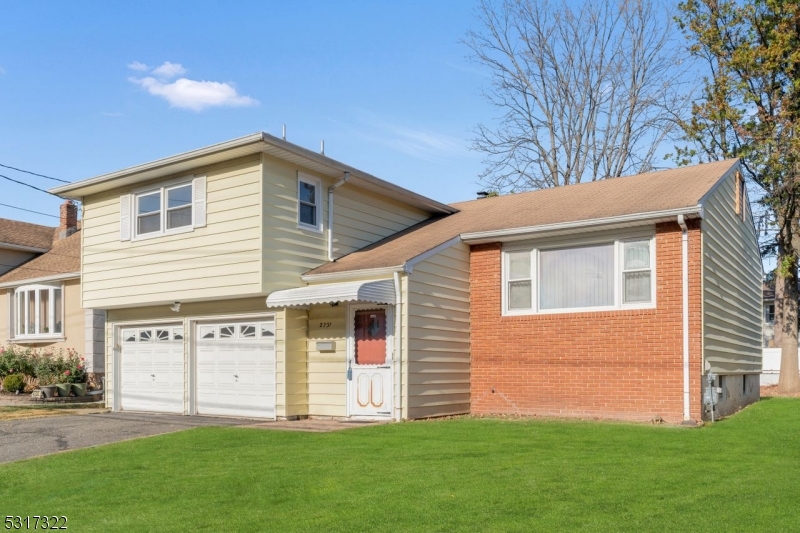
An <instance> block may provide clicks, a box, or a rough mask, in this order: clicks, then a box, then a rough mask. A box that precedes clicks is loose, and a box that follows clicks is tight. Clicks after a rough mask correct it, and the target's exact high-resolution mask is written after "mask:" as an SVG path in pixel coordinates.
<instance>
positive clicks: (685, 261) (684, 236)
mask: <svg viewBox="0 0 800 533" xmlns="http://www.w3.org/2000/svg"><path fill="white" fill-rule="evenodd" d="M678 225H679V226H680V227H681V288H682V291H683V306H682V307H683V419H684V420H690V419H691V414H690V411H689V228H688V227H687V226H686V221H685V220H684V218H683V215H678Z"/></svg>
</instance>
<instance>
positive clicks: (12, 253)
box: [0, 249, 39, 274]
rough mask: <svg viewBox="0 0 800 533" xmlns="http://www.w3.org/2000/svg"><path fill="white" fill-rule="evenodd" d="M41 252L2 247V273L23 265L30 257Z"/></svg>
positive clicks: (0, 251)
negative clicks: (35, 252)
mask: <svg viewBox="0 0 800 533" xmlns="http://www.w3.org/2000/svg"><path fill="white" fill-rule="evenodd" d="M37 255H39V254H34V253H31V252H23V251H21V250H6V249H0V274H5V273H6V272H8V271H9V270H11V269H12V268H14V267H16V266H19V265H21V264H22V263H24V262H25V261H27V260H28V259H32V258H33V257H35V256H37Z"/></svg>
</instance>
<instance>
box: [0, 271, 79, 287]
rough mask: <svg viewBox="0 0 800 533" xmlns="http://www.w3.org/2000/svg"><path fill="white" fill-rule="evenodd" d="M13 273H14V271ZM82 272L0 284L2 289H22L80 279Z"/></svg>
mask: <svg viewBox="0 0 800 533" xmlns="http://www.w3.org/2000/svg"><path fill="white" fill-rule="evenodd" d="M12 272H13V271H12ZM80 277H81V273H80V272H69V273H67V274H54V275H52V276H43V277H41V278H28V279H20V280H17V281H9V282H6V283H0V289H8V288H12V287H21V286H22V285H34V284H36V283H46V282H48V281H63V280H67V279H80Z"/></svg>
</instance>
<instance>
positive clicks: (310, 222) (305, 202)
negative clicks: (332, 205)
mask: <svg viewBox="0 0 800 533" xmlns="http://www.w3.org/2000/svg"><path fill="white" fill-rule="evenodd" d="M321 193H322V182H321V181H320V180H318V179H315V178H312V177H310V176H308V175H305V174H302V173H300V172H298V173H297V225H298V227H300V228H304V229H310V230H314V231H319V232H321V231H322V194H321Z"/></svg>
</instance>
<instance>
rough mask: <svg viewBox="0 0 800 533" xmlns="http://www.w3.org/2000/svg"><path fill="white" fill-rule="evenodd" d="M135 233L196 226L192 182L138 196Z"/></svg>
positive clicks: (142, 233)
mask: <svg viewBox="0 0 800 533" xmlns="http://www.w3.org/2000/svg"><path fill="white" fill-rule="evenodd" d="M134 210H135V212H134V214H135V220H136V221H135V225H134V227H135V232H136V233H135V235H136V236H137V237H140V236H151V235H162V234H165V233H177V232H179V231H182V230H186V229H188V228H191V227H192V183H191V182H189V183H181V184H178V185H172V186H164V187H159V188H157V189H152V190H148V191H143V192H140V193H138V194H136V195H135V197H134Z"/></svg>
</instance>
